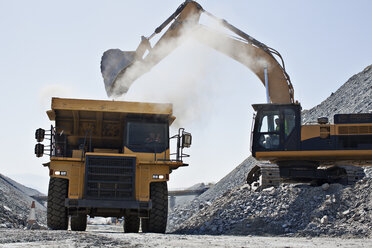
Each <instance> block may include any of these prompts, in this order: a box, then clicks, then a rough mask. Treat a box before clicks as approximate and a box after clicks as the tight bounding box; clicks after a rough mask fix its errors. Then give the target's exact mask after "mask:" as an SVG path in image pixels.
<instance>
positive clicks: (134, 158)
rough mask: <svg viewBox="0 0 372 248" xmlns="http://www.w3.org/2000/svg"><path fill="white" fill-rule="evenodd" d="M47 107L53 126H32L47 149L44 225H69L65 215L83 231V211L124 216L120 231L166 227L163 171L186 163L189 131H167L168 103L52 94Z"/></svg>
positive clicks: (169, 119)
mask: <svg viewBox="0 0 372 248" xmlns="http://www.w3.org/2000/svg"><path fill="white" fill-rule="evenodd" d="M47 115H48V117H49V119H50V120H51V121H54V122H55V126H51V129H50V130H48V131H46V130H45V129H41V128H39V129H37V130H36V132H35V138H36V140H37V142H38V143H37V144H36V146H35V154H36V156H37V157H42V156H43V154H44V153H49V155H50V161H49V162H47V163H45V164H44V166H46V167H48V169H49V176H50V181H49V190H48V207H47V224H48V227H49V228H51V229H53V230H67V228H68V220H69V217H71V229H72V230H73V231H84V230H86V226H87V216H88V215H89V216H90V217H95V216H103V217H116V218H122V217H124V231H125V232H138V231H139V226H140V225H141V229H142V232H155V233H164V232H165V229H166V224H167V211H168V190H167V181H168V180H169V174H170V173H171V172H172V171H173V170H176V169H178V168H179V167H183V166H188V164H186V163H184V162H183V158H184V157H188V156H189V155H187V154H185V153H184V152H183V149H184V148H188V147H190V145H191V139H192V137H191V134H190V133H188V132H185V130H184V129H183V128H180V129H179V130H178V134H176V135H174V136H172V137H169V127H170V126H171V124H172V123H173V122H174V120H175V117H174V116H173V110H172V104H160V103H143V102H124V101H103V100H82V99H64V98H52V104H51V110H49V111H47ZM47 139H49V140H50V144H49V145H48V146H46V145H44V144H43V143H42V142H43V141H44V140H47ZM170 139H174V140H175V142H174V143H176V144H177V148H176V151H175V153H170V143H173V142H170ZM173 155H174V156H175V157H174V158H173ZM171 157H172V158H173V159H171ZM140 223H141V224H140Z"/></svg>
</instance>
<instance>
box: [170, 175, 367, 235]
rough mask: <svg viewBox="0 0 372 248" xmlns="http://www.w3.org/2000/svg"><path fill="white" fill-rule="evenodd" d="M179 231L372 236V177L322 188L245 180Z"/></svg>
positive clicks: (196, 215)
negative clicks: (253, 184)
mask: <svg viewBox="0 0 372 248" xmlns="http://www.w3.org/2000/svg"><path fill="white" fill-rule="evenodd" d="M200 206H202V205H200ZM177 233H190V234H234V235H247V234H250V235H291V236H292V235H293V236H295V235H298V236H321V235H326V236H353V237H355V236H359V237H372V179H371V178H368V179H367V178H366V179H363V180H362V181H360V182H358V183H357V184H356V185H355V186H353V187H351V186H342V185H340V184H331V185H328V187H324V189H323V187H312V186H309V185H293V184H292V185H282V186H280V187H279V188H273V187H272V188H267V189H265V190H263V191H261V192H254V191H251V190H250V189H249V188H248V187H246V186H242V187H240V188H236V189H234V190H231V191H229V192H227V193H226V194H225V195H223V196H222V197H220V198H218V199H216V200H215V201H214V202H213V203H211V204H210V205H208V204H206V205H204V206H203V207H201V209H200V210H199V212H198V213H197V214H194V215H193V216H191V217H190V218H189V219H187V220H186V221H184V222H183V223H182V224H180V226H179V227H178V230H177Z"/></svg>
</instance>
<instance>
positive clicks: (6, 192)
mask: <svg viewBox="0 0 372 248" xmlns="http://www.w3.org/2000/svg"><path fill="white" fill-rule="evenodd" d="M15 185H17V184H14V181H12V180H11V179H9V178H7V177H5V176H3V175H1V174H0V228H24V227H26V226H27V218H28V217H29V213H30V207H31V203H32V201H35V199H33V198H31V197H30V196H29V195H28V194H27V193H29V192H31V191H32V190H31V189H29V192H27V193H25V192H23V191H22V190H20V189H19V188H18V187H17V186H15ZM23 187H24V186H23ZM35 212H36V218H37V221H38V223H39V224H46V208H45V207H44V206H43V205H41V204H40V203H37V202H36V210H35Z"/></svg>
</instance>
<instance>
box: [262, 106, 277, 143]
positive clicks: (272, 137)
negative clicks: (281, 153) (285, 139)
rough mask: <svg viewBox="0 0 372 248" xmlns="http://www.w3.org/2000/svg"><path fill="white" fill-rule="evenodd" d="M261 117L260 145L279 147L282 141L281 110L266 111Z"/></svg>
mask: <svg viewBox="0 0 372 248" xmlns="http://www.w3.org/2000/svg"><path fill="white" fill-rule="evenodd" d="M260 119H261V122H260V128H259V130H260V136H259V145H260V146H261V147H263V148H266V149H275V148H278V147H279V141H280V139H279V136H280V118H279V111H265V112H263V114H262V116H261V118H260Z"/></svg>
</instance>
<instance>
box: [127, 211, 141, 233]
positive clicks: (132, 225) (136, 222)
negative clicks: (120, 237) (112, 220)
mask: <svg viewBox="0 0 372 248" xmlns="http://www.w3.org/2000/svg"><path fill="white" fill-rule="evenodd" d="M139 226H140V218H139V217H138V216H137V215H128V216H125V217H124V232H125V233H138V231H139Z"/></svg>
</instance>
